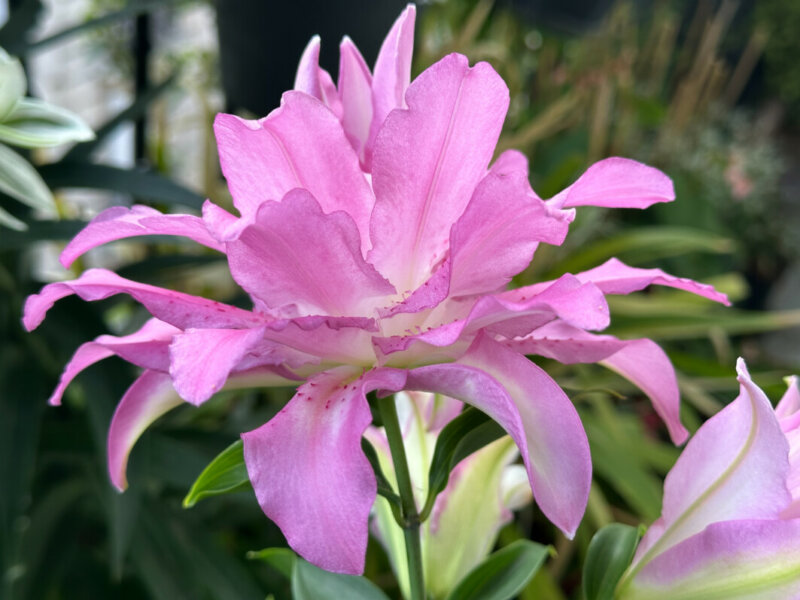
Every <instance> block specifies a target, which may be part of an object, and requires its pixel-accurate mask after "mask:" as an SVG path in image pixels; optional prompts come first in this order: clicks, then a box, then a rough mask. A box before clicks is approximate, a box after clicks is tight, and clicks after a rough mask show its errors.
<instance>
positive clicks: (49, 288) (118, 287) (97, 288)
mask: <svg viewBox="0 0 800 600" xmlns="http://www.w3.org/2000/svg"><path fill="white" fill-rule="evenodd" d="M72 294H77V295H78V296H80V297H81V298H83V299H84V300H87V301H94V300H103V299H105V298H108V297H109V296H113V295H115V294H130V295H131V296H133V298H134V299H136V300H137V301H139V302H141V303H142V304H144V306H145V308H147V310H149V311H150V313H151V314H152V315H153V316H155V317H156V318H158V319H160V320H161V321H165V322H166V323H169V324H171V325H174V326H175V327H178V328H180V329H188V328H190V327H212V328H219V329H223V328H231V329H236V328H244V327H257V326H259V325H262V324H263V323H264V321H265V317H262V316H260V315H257V314H255V313H252V312H250V311H247V310H242V309H241V308H236V307H234V306H229V305H227V304H222V303H221V302H215V301H213V300H206V299H205V298H200V297H198V296H191V295H189V294H183V293H181V292H173V291H172V290H165V289H163V288H160V287H156V286H153V285H147V284H144V283H137V282H135V281H131V280H129V279H124V278H122V277H120V276H119V275H117V274H116V273H112V272H111V271H108V270H106V269H89V270H88V271H85V272H84V273H83V274H82V275H81V276H80V277H79V278H78V279H74V280H72V281H59V282H56V283H50V284H47V285H46V286H44V287H43V288H42V291H41V292H39V293H38V294H33V295H31V296H28V299H27V300H26V301H25V311H24V315H23V317H22V322H23V324H24V325H25V328H26V329H27V330H28V331H32V330H33V329H36V328H37V327H38V326H39V324H40V323H41V322H42V320H43V319H44V316H45V314H46V313H47V311H48V310H50V308H51V307H52V306H53V304H54V303H55V302H56V300H60V299H61V298H64V297H66V296H70V295H72Z"/></svg>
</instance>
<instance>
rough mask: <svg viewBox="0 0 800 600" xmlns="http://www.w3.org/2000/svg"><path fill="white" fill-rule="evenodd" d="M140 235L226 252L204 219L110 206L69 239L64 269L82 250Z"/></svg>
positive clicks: (151, 210)
mask: <svg viewBox="0 0 800 600" xmlns="http://www.w3.org/2000/svg"><path fill="white" fill-rule="evenodd" d="M142 235H178V236H184V237H188V238H189V239H192V240H194V241H195V242H197V243H198V244H203V245H204V246H208V247H209V248H212V249H214V250H218V251H220V252H225V247H224V246H223V245H222V244H220V243H219V242H218V241H217V240H216V239H214V237H213V236H212V235H211V234H210V233H209V231H208V228H207V227H206V225H205V223H204V222H203V219H201V218H199V217H195V216H193V215H165V214H163V213H160V212H158V211H157V210H155V209H154V208H150V207H149V206H141V205H136V206H133V207H131V208H126V207H124V206H112V207H111V208H107V209H106V210H104V211H103V212H101V213H100V214H99V215H97V216H96V217H95V218H94V219H92V220H91V222H90V223H89V224H88V225H87V226H86V227H84V228H83V229H82V230H81V231H80V233H78V235H76V236H75V237H74V238H72V241H70V242H69V244H67V246H66V247H65V248H64V250H63V252H61V264H62V265H64V266H65V267H66V268H69V267H70V265H71V264H72V263H73V262H74V261H75V259H76V258H78V257H79V256H81V255H82V254H84V253H85V252H87V251H89V250H91V249H92V248H96V247H97V246H100V245H102V244H106V243H108V242H112V241H114V240H122V239H126V238H131V237H137V236H142Z"/></svg>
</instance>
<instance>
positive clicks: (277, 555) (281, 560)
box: [247, 548, 297, 579]
mask: <svg viewBox="0 0 800 600" xmlns="http://www.w3.org/2000/svg"><path fill="white" fill-rule="evenodd" d="M247 558H249V559H250V560H263V561H264V562H265V563H267V564H268V565H270V566H271V567H274V568H275V569H276V570H278V571H280V572H281V574H283V575H284V576H285V577H286V579H291V578H292V575H293V573H294V566H295V563H296V562H297V555H296V554H295V553H294V552H292V551H291V550H289V549H288V548H264V549H263V550H253V551H251V552H248V553H247Z"/></svg>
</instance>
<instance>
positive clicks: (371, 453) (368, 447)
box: [361, 438, 401, 508]
mask: <svg viewBox="0 0 800 600" xmlns="http://www.w3.org/2000/svg"><path fill="white" fill-rule="evenodd" d="M361 449H362V450H363V451H364V456H366V457H367V460H368V461H369V464H371V465H372V470H373V471H375V479H377V480H378V495H379V496H383V497H384V498H386V499H387V500H388V501H389V502H390V503H392V504H394V505H395V506H396V507H398V508H400V506H401V502H400V496H398V495H397V494H396V493H395V491H394V489H392V484H391V483H389V480H388V479H386V475H384V474H383V469H381V463H380V461H379V460H378V455H377V453H376V452H375V448H374V446H373V445H372V444H371V443H370V442H369V441H368V440H367V439H366V438H362V439H361Z"/></svg>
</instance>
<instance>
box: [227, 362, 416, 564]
mask: <svg viewBox="0 0 800 600" xmlns="http://www.w3.org/2000/svg"><path fill="white" fill-rule="evenodd" d="M359 374H360V370H358V369H354V368H351V367H339V368H336V369H332V370H330V371H326V372H324V373H320V374H319V375H317V376H316V377H314V378H313V379H310V380H309V381H308V382H307V383H306V384H304V385H302V386H301V387H300V388H298V391H297V394H296V395H295V397H294V398H293V399H292V400H291V401H290V402H289V404H287V405H286V406H285V407H284V408H283V409H282V410H281V412H279V413H278V414H277V415H276V416H275V417H274V418H273V419H272V420H270V421H268V422H267V423H266V424H264V425H262V426H261V427H259V428H258V429H256V430H254V431H250V432H248V433H244V434H242V440H243V441H244V459H245V464H246V465H247V472H248V474H249V476H250V481H251V482H252V483H253V488H254V489H255V492H256V497H257V498H258V502H259V504H260V505H261V508H262V509H263V511H264V513H265V514H266V515H267V516H268V517H269V518H270V519H272V520H273V521H274V522H275V523H276V524H277V525H278V527H280V528H281V531H283V534H284V535H285V536H286V540H287V541H288V543H289V545H290V546H291V547H292V549H294V550H295V552H297V553H298V554H300V556H302V557H303V558H305V559H306V560H308V561H309V562H311V563H313V564H315V565H317V566H318V567H321V568H323V569H326V570H328V571H334V572H337V573H350V574H359V573H361V572H363V570H364V555H365V552H366V548H367V521H368V519H369V512H370V509H371V508H372V504H373V502H374V501H375V495H376V490H377V486H376V482H375V474H374V473H373V471H372V467H371V466H370V464H369V461H368V460H367V458H366V457H365V456H364V453H363V452H362V450H361V436H362V434H363V433H364V430H365V429H366V428H367V426H368V425H369V424H370V422H371V421H372V415H371V413H370V410H369V405H368V404H367V401H366V398H365V396H364V395H365V393H367V392H369V391H371V390H373V389H376V388H382V389H387V390H392V391H396V390H399V389H400V388H402V387H403V384H404V382H405V373H403V372H402V371H395V370H387V369H381V370H374V371H369V372H367V373H366V374H364V375H363V376H361V377H359Z"/></svg>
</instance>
